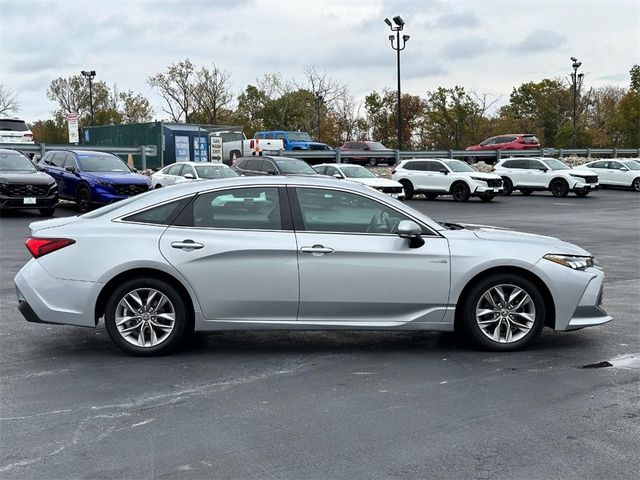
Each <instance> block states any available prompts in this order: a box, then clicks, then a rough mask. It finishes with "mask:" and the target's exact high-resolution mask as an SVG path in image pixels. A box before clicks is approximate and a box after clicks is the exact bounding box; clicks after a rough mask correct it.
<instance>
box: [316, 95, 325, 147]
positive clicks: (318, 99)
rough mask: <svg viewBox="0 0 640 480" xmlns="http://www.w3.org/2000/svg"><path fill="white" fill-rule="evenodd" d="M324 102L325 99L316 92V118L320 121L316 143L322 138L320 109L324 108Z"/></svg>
mask: <svg viewBox="0 0 640 480" xmlns="http://www.w3.org/2000/svg"><path fill="white" fill-rule="evenodd" d="M323 101H324V97H323V96H322V95H321V94H320V93H317V92H316V116H317V121H318V129H317V130H316V141H319V138H320V108H321V107H322V102H323Z"/></svg>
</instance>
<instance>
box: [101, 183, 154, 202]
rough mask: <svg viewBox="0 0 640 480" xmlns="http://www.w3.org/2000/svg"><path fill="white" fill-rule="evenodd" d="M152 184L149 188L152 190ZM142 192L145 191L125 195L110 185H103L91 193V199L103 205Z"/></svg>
mask: <svg viewBox="0 0 640 480" xmlns="http://www.w3.org/2000/svg"><path fill="white" fill-rule="evenodd" d="M150 189H151V186H148V188H147V190H145V192H146V191H148V190H150ZM140 193H144V192H138V193H135V194H133V195H123V194H120V193H118V192H116V191H115V190H113V189H111V188H109V187H102V186H98V187H96V188H95V189H94V191H93V192H92V194H91V201H92V202H93V203H98V204H101V205H107V204H109V203H113V202H117V201H120V200H124V199H125V198H129V197H131V196H135V195H140Z"/></svg>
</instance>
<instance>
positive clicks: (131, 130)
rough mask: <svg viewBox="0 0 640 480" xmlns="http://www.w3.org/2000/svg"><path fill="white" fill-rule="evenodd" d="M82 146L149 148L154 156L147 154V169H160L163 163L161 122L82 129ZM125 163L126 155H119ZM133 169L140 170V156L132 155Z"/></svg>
mask: <svg viewBox="0 0 640 480" xmlns="http://www.w3.org/2000/svg"><path fill="white" fill-rule="evenodd" d="M82 137H83V138H82V140H83V144H84V145H95V146H101V147H131V146H136V147H138V146H143V145H145V146H149V147H151V149H152V150H154V151H155V152H150V153H155V155H150V154H149V153H147V156H146V157H147V168H160V167H161V166H162V165H163V164H164V162H163V158H162V154H163V152H162V122H150V123H132V124H125V125H105V126H100V127H86V128H84V129H83V135H82ZM120 157H121V158H122V159H123V160H124V161H125V162H126V161H127V159H128V155H120ZM133 163H134V166H135V168H138V169H140V168H142V158H141V156H140V154H135V155H133Z"/></svg>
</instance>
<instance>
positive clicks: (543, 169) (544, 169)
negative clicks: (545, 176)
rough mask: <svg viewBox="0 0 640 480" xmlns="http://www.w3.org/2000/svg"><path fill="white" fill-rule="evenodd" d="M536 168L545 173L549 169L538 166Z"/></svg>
mask: <svg viewBox="0 0 640 480" xmlns="http://www.w3.org/2000/svg"><path fill="white" fill-rule="evenodd" d="M538 170H540V171H541V172H545V173H546V172H548V171H549V169H548V168H539V169H538Z"/></svg>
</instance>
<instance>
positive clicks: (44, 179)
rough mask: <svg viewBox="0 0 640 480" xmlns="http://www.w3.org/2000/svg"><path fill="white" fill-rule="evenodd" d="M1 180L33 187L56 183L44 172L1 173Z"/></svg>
mask: <svg viewBox="0 0 640 480" xmlns="http://www.w3.org/2000/svg"><path fill="white" fill-rule="evenodd" d="M0 180H2V181H4V182H9V183H16V184H25V183H29V184H31V185H49V184H51V183H53V182H54V180H53V178H52V177H51V176H49V175H47V174H46V173H44V172H0Z"/></svg>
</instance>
